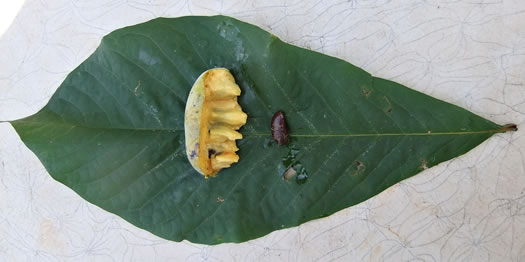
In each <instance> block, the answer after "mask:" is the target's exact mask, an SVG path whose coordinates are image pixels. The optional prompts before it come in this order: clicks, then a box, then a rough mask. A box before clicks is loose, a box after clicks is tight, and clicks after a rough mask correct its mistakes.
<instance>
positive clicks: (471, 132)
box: [15, 120, 507, 138]
mask: <svg viewBox="0 0 525 262" xmlns="http://www.w3.org/2000/svg"><path fill="white" fill-rule="evenodd" d="M15 122H16V123H21V124H23V123H29V124H41V125H50V124H52V125H54V126H56V125H62V126H69V127H73V128H74V127H81V128H87V129H99V130H120V131H125V130H129V131H152V132H156V131H166V132H183V131H184V129H178V128H141V127H133V128H119V127H90V126H85V125H78V124H70V123H58V122H42V121H24V120H17V121H15ZM505 131H507V130H506V129H505V128H498V129H489V130H474V131H450V132H408V133H403V132H398V133H350V134H290V136H291V137H305V138H327V137H381V136H444V135H476V134H495V133H504V132H505ZM271 135H272V134H271V133H246V134H243V136H245V137H262V136H271Z"/></svg>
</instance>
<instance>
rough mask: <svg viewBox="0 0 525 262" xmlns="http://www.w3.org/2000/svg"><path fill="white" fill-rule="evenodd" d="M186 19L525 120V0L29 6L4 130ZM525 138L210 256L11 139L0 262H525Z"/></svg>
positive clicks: (0, 103)
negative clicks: (47, 165) (259, 35)
mask: <svg viewBox="0 0 525 262" xmlns="http://www.w3.org/2000/svg"><path fill="white" fill-rule="evenodd" d="M190 14H200V15H211V14H226V15H231V16H234V17H237V18H239V19H241V20H244V21H247V22H250V23H253V24H256V25H259V26H261V27H262V28H264V29H266V30H269V31H271V32H272V33H274V34H276V35H277V36H279V37H280V38H282V39H283V40H285V41H287V42H290V43H294V44H296V45H299V46H304V47H307V48H310V49H313V50H317V51H321V52H323V53H326V54H329V55H333V56H337V57H340V58H343V59H345V60H347V61H349V62H351V63H353V64H355V65H357V66H360V67H363V68H364V69H366V70H367V71H369V72H371V73H373V74H374V75H377V76H380V77H384V78H388V79H392V80H394V81H397V82H400V83H402V84H405V85H407V86H409V87H411V88H414V89H417V90H420V91H422V92H425V93H426V94H429V95H432V96H434V97H437V98H440V99H443V100H445V101H449V102H452V103H454V104H456V105H459V106H462V107H465V108H468V109H470V110H471V111H473V112H475V113H477V114H479V115H481V116H483V117H485V118H488V119H490V120H493V121H495V122H497V123H499V124H506V123H516V124H518V126H520V127H521V125H522V124H523V123H524V120H525V2H524V1H522V0H469V1H462V0H417V1H412V0H344V1H321V0H316V1H302V0H272V1H258V3H256V2H255V1H253V2H252V1H243V0H234V1H210V0H207V1H197V0H194V1H190V0H187V1H168V0H157V1H154V0H150V1H139V0H77V1H73V0H28V1H27V2H26V3H25V5H24V7H23V8H22V10H21V12H20V13H19V15H18V17H17V18H16V20H15V22H14V24H13V25H12V26H11V28H10V29H9V30H8V31H7V32H6V34H4V35H3V36H2V37H1V39H0V120H12V119H16V118H20V117H24V116H28V115H30V114H32V113H35V112H36V111H37V110H39V109H40V108H41V107H43V106H44V105H45V104H46V103H47V101H48V100H49V98H50V97H51V95H52V94H53V92H54V91H55V90H56V88H57V87H58V86H59V84H60V83H61V81H62V80H63V79H64V78H65V76H66V74H67V73H68V72H69V71H71V70H72V69H73V68H75V67H76V66H77V65H78V64H80V63H81V62H82V61H83V60H84V59H85V58H87V56H88V55H89V54H90V53H91V52H93V51H94V49H95V48H96V46H97V45H98V43H99V42H100V39H101V37H102V36H103V35H105V34H107V33H109V32H110V31H112V30H114V29H117V28H120V27H123V26H126V25H131V24H136V23H139V22H143V21H147V20H149V19H152V18H154V17H158V16H168V17H173V16H182V15H190ZM522 130H525V127H522V128H521V130H520V131H518V132H514V133H507V134H499V135H496V136H494V137H492V138H491V139H489V140H488V141H486V142H485V143H483V144H482V145H480V146H478V147H477V148H475V149H474V150H472V151H471V152H469V153H468V154H466V155H464V156H462V157H459V158H456V159H454V160H452V161H449V162H446V163H442V164H441V165H439V166H437V167H435V168H432V169H430V170H427V171H425V172H423V173H421V174H419V175H417V176H415V177H413V178H410V179H408V180H405V181H403V182H402V183H400V184H397V185H395V186H393V187H391V188H390V189H388V190H386V191H385V192H383V193H381V194H380V195H378V196H376V197H374V198H372V199H370V200H369V201H366V202H364V203H362V204H360V205H357V206H354V207H351V208H347V209H345V210H343V211H341V212H338V213H336V214H334V215H332V216H330V217H328V218H324V219H320V220H316V221H312V222H309V223H306V224H304V225H302V226H299V227H297V228H292V229H286V230H281V231H277V232H274V233H271V234H269V235H267V236H265V237H263V238H260V239H256V240H253V241H249V242H247V243H242V244H223V245H218V246H203V245H197V244H192V243H189V242H182V243H176V242H169V241H166V240H162V239H159V238H157V237H155V236H154V235H151V234H150V233H148V232H145V231H143V230H140V229H138V228H135V227H134V226H132V225H130V224H129V223H127V222H126V221H124V220H122V219H121V218H119V217H117V216H115V215H112V214H110V213H107V212H105V211H103V210H101V209H100V208H98V207H96V206H93V205H91V204H89V203H87V202H86V201H84V200H83V199H81V198H80V197H79V196H78V195H76V194H75V193H74V192H73V191H72V190H70V189H69V188H67V187H65V186H63V185H62V184H60V183H58V182H56V181H54V180H53V179H52V178H51V177H50V176H49V175H48V174H47V172H46V171H45V169H44V168H43V166H42V165H41V164H40V162H39V161H38V159H37V158H36V157H35V156H34V155H33V153H32V152H30V151H29V150H28V149H27V148H26V147H25V146H24V145H23V144H22V142H21V141H20V139H19V137H18V136H17V134H16V133H15V131H14V129H13V128H12V127H11V126H10V125H9V124H7V123H0V260H1V261H333V260H339V261H348V260H370V261H383V260H392V261H401V260H421V261H485V260H495V261H525V156H524V154H523V150H525V137H524V132H523V131H522Z"/></svg>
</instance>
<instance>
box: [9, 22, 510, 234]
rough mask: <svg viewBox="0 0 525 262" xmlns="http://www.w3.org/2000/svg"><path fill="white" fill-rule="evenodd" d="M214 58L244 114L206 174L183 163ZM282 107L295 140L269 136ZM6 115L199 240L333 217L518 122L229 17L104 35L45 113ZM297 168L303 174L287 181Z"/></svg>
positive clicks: (103, 195)
mask: <svg viewBox="0 0 525 262" xmlns="http://www.w3.org/2000/svg"><path fill="white" fill-rule="evenodd" d="M214 67H226V68H228V69H230V70H231V72H232V73H233V75H234V76H235V79H236V81H237V83H238V84H239V85H240V87H241V89H242V92H243V94H242V95H241V97H240V101H239V103H240V104H241V106H242V108H243V110H244V111H245V112H246V113H247V114H248V116H249V118H248V122H247V124H246V125H245V126H244V127H243V128H242V129H241V132H242V134H243V135H244V139H242V140H241V141H240V142H238V146H239V148H240V151H239V152H238V153H239V156H240V162H239V163H237V164H235V165H233V166H232V167H231V168H228V169H225V170H223V171H221V172H220V173H219V174H218V176H217V177H216V178H212V179H207V180H205V179H204V178H203V176H201V175H199V174H198V173H197V172H196V171H194V170H193V169H192V167H191V166H190V164H189V162H188V160H187V158H186V155H185V150H184V124H183V123H184V121H183V118H184V108H185V102H186V98H187V96H188V93H189V90H190V88H191V86H192V84H193V82H194V81H195V80H196V78H197V77H198V76H199V75H200V74H201V73H202V72H203V71H205V70H207V69H210V68H214ZM278 110H281V111H283V112H284V113H285V115H286V117H287V121H288V125H289V129H290V132H291V133H290V134H291V137H292V142H291V144H289V146H288V147H286V146H278V145H277V144H276V143H275V142H273V141H272V138H271V136H270V120H271V118H272V115H273V114H274V113H275V112H276V111H278ZM12 124H13V126H14V127H15V129H16V131H17V132H18V133H19V135H20V137H21V139H22V140H23V141H24V143H25V144H26V145H27V146H28V147H29V148H30V149H31V150H32V151H33V152H34V153H35V154H36V155H37V156H38V158H39V159H40V160H41V161H42V163H43V164H44V166H45V167H46V169H47V170H48V171H49V174H51V176H53V178H54V179H56V180H57V181H60V182H61V183H63V184H65V185H66V186H68V187H70V188H72V189H73V190H74V191H75V192H77V193H78V194H79V195H80V196H82V197H83V198H85V199H86V200H87V201H89V202H91V203H93V204H95V205H97V206H100V207H101V208H103V209H105V210H107V211H109V212H112V213H115V214H117V215H119V216H121V217H122V218H124V219H126V220H127V221H129V222H131V223H132V224H134V225H136V226H138V227H140V228H143V229H145V230H148V231H150V232H152V233H154V234H156V235H158V236H160V237H163V238H166V239H170V240H175V241H181V240H183V239H187V240H190V241H192V242H197V243H205V244H216V243H221V242H241V241H246V240H249V239H253V238H256V237H260V236H263V235H265V234H268V233H270V232H272V231H274V230H278V229H282V228H288V227H294V226H297V225H299V224H301V223H304V222H307V221H309V220H312V219H317V218H320V217H324V216H328V215H330V214H333V213H334V212H336V211H338V210H341V209H343V208H346V207H349V206H352V205H355V204H357V203H359V202H362V201H364V200H366V199H368V198H370V197H372V196H374V195H376V194H378V193H380V192H381V191H383V190H385V189H386V188H388V187H389V186H391V185H393V184H395V183H397V182H399V181H401V180H403V179H405V178H408V177H410V176H413V175H415V174H417V173H418V172H420V171H421V170H423V169H425V168H427V167H431V166H434V165H436V164H438V163H440V162H442V161H446V160H449V159H451V158H454V157H456V156H458V155H461V154H464V153H465V152H467V151H469V150H470V149H472V148H473V147H475V146H476V145H478V144H480V143H481V142H483V141H484V140H486V139H487V138H489V137H490V136H492V135H493V134H494V133H498V132H504V131H506V130H508V129H510V127H507V128H505V127H502V126H499V125H497V124H494V123H492V122H490V121H488V120H485V119H483V118H481V117H479V116H477V115H474V114H472V113H470V112H468V111H466V110H464V109H461V108H459V107H457V106H454V105H451V104H448V103H445V102H442V101H439V100H436V99H434V98H432V97H429V96H427V95H424V94H422V93H419V92H417V91H414V90H411V89H409V88H406V87H404V86H402V85H400V84H397V83H394V82H391V81H388V80H384V79H380V78H375V77H372V76H371V75H370V74H369V73H367V72H365V71H363V70H361V69H359V68H357V67H355V66H353V65H351V64H349V63H347V62H345V61H343V60H340V59H337V58H334V57H329V56H326V55H323V54H320V53H316V52H313V51H310V50H306V49H303V48H299V47H296V46H293V45H290V44H286V43H284V42H282V41H280V40H279V39H278V38H276V37H275V36H273V35H271V34H269V33H268V32H266V31H264V30H262V29H260V28H258V27H255V26H253V25H250V24H247V23H243V22H240V21H238V20H235V19H233V18H229V17H224V16H216V17H182V18H174V19H167V18H159V19H155V20H152V21H149V22H146V23H143V24H139V25H135V26H131V27H127V28H123V29H120V30H116V31H114V32H112V33H110V34H109V35H107V36H106V37H104V39H103V41H102V43H101V44H100V47H98V49H97V50H96V51H95V53H94V54H93V55H91V56H90V57H89V58H88V59H87V60H86V61H84V62H83V63H82V64H81V65H80V66H79V67H78V68H76V69H75V70H74V71H73V72H71V73H70V74H69V76H68V77H67V78H66V80H65V81H64V82H63V83H62V85H61V86H60V87H59V88H58V90H57V91H56V93H55V94H54V95H53V97H52V98H51V100H50V101H49V103H48V104H47V105H46V106H45V107H44V108H43V109H42V110H41V111H40V112H38V113H37V114H35V115H33V116H30V117H27V118H25V119H21V120H17V121H13V122H12ZM290 165H292V166H293V168H294V169H295V170H296V171H297V174H296V176H294V177H292V178H289V179H288V180H286V179H283V178H282V174H283V172H284V171H285V170H286V168H287V167H288V166H290Z"/></svg>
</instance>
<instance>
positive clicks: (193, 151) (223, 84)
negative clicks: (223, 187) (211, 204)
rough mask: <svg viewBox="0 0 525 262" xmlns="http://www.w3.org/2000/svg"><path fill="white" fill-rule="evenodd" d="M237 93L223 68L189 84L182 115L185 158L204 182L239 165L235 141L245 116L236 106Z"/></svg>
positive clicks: (240, 137) (238, 93)
mask: <svg viewBox="0 0 525 262" xmlns="http://www.w3.org/2000/svg"><path fill="white" fill-rule="evenodd" d="M240 94H241V89H240V88H239V86H238V85H237V84H236V83H235V79H234V78H233V75H232V74H231V73H230V71H228V69H225V68H214V69H210V70H207V71H205V72H204V73H202V74H201V75H200V76H199V77H198V78H197V81H195V83H194V84H193V87H192V88H191V91H190V94H189V96H188V100H187V102H186V111H185V114H184V132H185V139H186V155H187V156H188V160H189V161H190V163H191V165H192V166H193V168H194V169H195V170H197V171H198V172H199V173H201V174H203V175H204V176H205V177H206V178H208V177H210V176H211V177H214V176H215V175H216V174H217V173H218V172H219V171H220V170H221V169H223V168H228V167H230V166H231V164H232V163H237V162H238V161H239V156H238V155H237V154H236V153H235V152H236V151H237V150H239V149H238V148H237V145H236V144H235V140H238V139H242V134H241V133H239V132H237V130H239V128H241V127H242V126H243V125H244V124H246V119H247V115H246V113H244V112H243V111H242V108H241V106H240V105H239V103H237V97H238V96H239V95H240Z"/></svg>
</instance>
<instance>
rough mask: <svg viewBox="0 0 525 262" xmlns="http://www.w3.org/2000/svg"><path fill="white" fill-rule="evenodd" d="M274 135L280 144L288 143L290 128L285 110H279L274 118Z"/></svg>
mask: <svg viewBox="0 0 525 262" xmlns="http://www.w3.org/2000/svg"><path fill="white" fill-rule="evenodd" d="M272 136H273V139H275V141H277V143H278V144H279V145H286V144H288V128H287V127H286V119H285V118H284V114H283V112H281V111H279V112H277V113H275V114H274V115H273V118H272Z"/></svg>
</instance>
